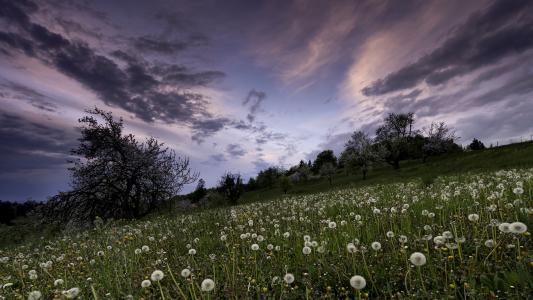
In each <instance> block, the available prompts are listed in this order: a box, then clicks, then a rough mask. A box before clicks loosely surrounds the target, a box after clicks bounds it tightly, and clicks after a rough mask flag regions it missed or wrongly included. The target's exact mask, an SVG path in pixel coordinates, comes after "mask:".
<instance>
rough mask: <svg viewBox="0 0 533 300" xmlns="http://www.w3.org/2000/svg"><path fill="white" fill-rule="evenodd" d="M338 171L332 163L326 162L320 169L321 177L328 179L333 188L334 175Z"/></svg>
mask: <svg viewBox="0 0 533 300" xmlns="http://www.w3.org/2000/svg"><path fill="white" fill-rule="evenodd" d="M336 170H337V169H336V168H335V166H334V165H333V164H332V163H330V162H326V163H324V164H322V167H320V176H321V177H323V178H327V179H328V182H329V185H330V186H331V185H332V184H333V175H335V171H336Z"/></svg>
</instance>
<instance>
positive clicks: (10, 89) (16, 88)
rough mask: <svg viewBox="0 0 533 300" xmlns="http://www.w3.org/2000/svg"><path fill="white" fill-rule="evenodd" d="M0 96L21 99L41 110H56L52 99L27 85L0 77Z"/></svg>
mask: <svg viewBox="0 0 533 300" xmlns="http://www.w3.org/2000/svg"><path fill="white" fill-rule="evenodd" d="M0 91H1V93H0V98H4V99H17V100H23V101H26V102H28V103H29V104H31V105H32V106H33V107H36V108H38V109H41V110H43V111H48V112H53V111H56V109H57V106H56V105H55V104H53V103H52V101H53V99H51V98H49V97H48V96H46V95H43V94H42V93H39V92H37V91H35V90H33V89H31V88H29V87H26V86H22V85H20V84H16V83H14V82H11V81H8V80H2V79H1V78H0Z"/></svg>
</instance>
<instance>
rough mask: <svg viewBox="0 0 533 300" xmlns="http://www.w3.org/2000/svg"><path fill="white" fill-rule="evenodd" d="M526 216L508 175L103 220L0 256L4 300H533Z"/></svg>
mask: <svg viewBox="0 0 533 300" xmlns="http://www.w3.org/2000/svg"><path fill="white" fill-rule="evenodd" d="M458 164H459V162H458ZM532 217H533V169H509V170H501V171H484V172H480V173H479V174H462V175H453V176H452V175H449V176H445V177H439V178H437V179H433V180H432V181H431V182H422V180H420V179H416V180H415V179H413V180H407V179H406V180H405V181H403V182H397V183H376V184H373V185H367V186H361V187H352V188H345V189H336V190H330V191H327V192H319V193H309V194H304V195H294V196H289V197H280V198H277V199H275V200H271V201H261V202H254V203H247V204H243V205H239V206H234V207H226V208H213V209H207V210H199V211H195V212H188V213H186V212H183V213H176V214H164V215H158V216H153V217H152V218H150V219H147V220H141V221H135V222H118V221H117V222H110V223H103V222H98V221H97V222H96V223H95V227H94V228H93V229H90V230H86V231H75V232H72V233H66V234H63V235H61V236H58V237H56V238H50V239H48V238H46V239H44V238H43V239H35V240H32V241H30V242H27V243H24V244H23V245H20V246H13V247H6V248H3V249H2V250H0V299H39V297H40V298H41V299H72V298H79V299H344V298H349V299H366V298H370V299H392V298H394V299H405V298H418V299H482V298H495V297H498V298H503V299H527V298H528V297H530V296H531V295H533V252H532V249H533V248H532V247H533V241H532V237H531V234H530V232H529V230H530V229H531V228H532V226H533V218H532ZM528 228H529V229H528Z"/></svg>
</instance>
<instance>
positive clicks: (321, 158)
mask: <svg viewBox="0 0 533 300" xmlns="http://www.w3.org/2000/svg"><path fill="white" fill-rule="evenodd" d="M326 163H330V164H331V165H332V166H333V167H334V168H336V167H337V158H336V157H335V154H333V151H332V150H324V151H322V152H320V153H319V154H318V155H317V156H316V159H315V161H314V162H313V167H312V168H311V170H312V171H313V173H315V174H317V173H319V172H320V170H321V169H322V166H323V165H324V164H326Z"/></svg>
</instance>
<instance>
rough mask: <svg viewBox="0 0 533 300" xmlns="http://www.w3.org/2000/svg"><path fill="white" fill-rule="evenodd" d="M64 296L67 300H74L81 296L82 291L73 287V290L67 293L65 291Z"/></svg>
mask: <svg viewBox="0 0 533 300" xmlns="http://www.w3.org/2000/svg"><path fill="white" fill-rule="evenodd" d="M62 294H63V296H65V298H67V299H74V298H76V297H78V295H79V294H80V289H79V288H77V287H73V288H71V289H68V290H66V291H63V293H62Z"/></svg>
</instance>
